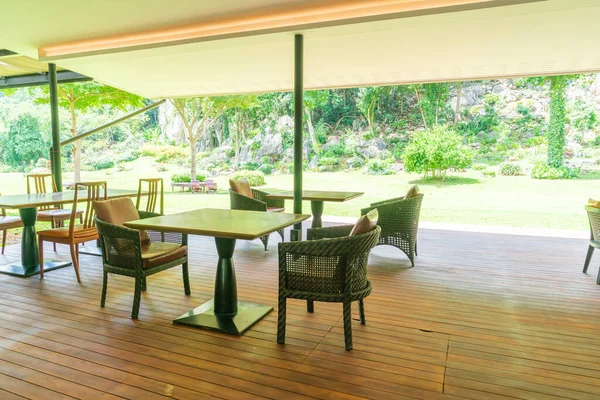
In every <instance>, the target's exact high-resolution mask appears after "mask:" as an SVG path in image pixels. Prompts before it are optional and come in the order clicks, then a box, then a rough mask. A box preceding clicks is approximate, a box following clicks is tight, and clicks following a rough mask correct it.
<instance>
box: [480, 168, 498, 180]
mask: <svg viewBox="0 0 600 400" xmlns="http://www.w3.org/2000/svg"><path fill="white" fill-rule="evenodd" d="M481 173H482V174H483V176H487V177H488V178H495V177H496V171H494V170H493V169H486V170H484V171H481Z"/></svg>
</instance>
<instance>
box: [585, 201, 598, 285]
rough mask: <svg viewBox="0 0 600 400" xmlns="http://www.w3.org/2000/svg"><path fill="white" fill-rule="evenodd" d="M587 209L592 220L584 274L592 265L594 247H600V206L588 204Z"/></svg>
mask: <svg viewBox="0 0 600 400" xmlns="http://www.w3.org/2000/svg"><path fill="white" fill-rule="evenodd" d="M585 210H586V211H587V215H588V219H589V221H590V241H589V242H588V251H587V255H586V257H585V264H583V273H584V274H585V273H587V270H588V267H589V266H590V262H591V261H592V255H593V254H594V249H595V248H596V249H600V208H596V207H590V206H586V207H585ZM596 284H597V285H600V269H599V270H598V277H597V278H596Z"/></svg>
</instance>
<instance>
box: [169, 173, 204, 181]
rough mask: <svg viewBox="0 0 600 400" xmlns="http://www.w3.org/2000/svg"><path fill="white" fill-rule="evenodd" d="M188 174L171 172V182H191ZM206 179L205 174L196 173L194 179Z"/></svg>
mask: <svg viewBox="0 0 600 400" xmlns="http://www.w3.org/2000/svg"><path fill="white" fill-rule="evenodd" d="M190 176H191V175H190V174H173V175H171V182H173V183H182V182H191V181H192V179H191V178H190ZM205 179H206V175H200V174H196V180H198V181H200V182H204V180H205Z"/></svg>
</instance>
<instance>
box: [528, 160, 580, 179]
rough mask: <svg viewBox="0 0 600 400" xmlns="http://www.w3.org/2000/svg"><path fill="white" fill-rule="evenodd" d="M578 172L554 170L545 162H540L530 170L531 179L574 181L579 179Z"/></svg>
mask: <svg viewBox="0 0 600 400" xmlns="http://www.w3.org/2000/svg"><path fill="white" fill-rule="evenodd" d="M579 172H580V171H579V169H577V168H566V167H562V168H556V167H552V166H550V165H548V164H547V163H546V162H545V161H540V162H538V163H536V164H535V165H534V166H533V168H532V169H531V177H532V178H533V179H575V178H577V177H579Z"/></svg>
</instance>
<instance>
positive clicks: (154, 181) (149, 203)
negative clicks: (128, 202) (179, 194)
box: [135, 178, 165, 214]
mask: <svg viewBox="0 0 600 400" xmlns="http://www.w3.org/2000/svg"><path fill="white" fill-rule="evenodd" d="M145 184H147V185H148V191H147V192H146V193H147V195H146V208H145V210H143V211H147V212H156V203H158V202H159V201H160V207H159V213H160V214H164V213H165V187H164V182H163V179H162V178H145V179H140V182H139V185H138V194H137V200H136V202H135V208H137V209H138V210H141V209H140V205H141V203H142V195H143V194H144V192H143V187H144V185H145Z"/></svg>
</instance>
